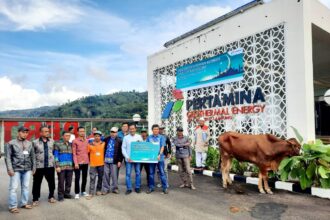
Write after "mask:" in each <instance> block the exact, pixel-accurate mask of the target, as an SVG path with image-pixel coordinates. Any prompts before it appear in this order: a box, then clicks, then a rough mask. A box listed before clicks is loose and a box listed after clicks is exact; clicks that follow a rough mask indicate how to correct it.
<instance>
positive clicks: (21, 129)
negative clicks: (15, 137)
mask: <svg viewBox="0 0 330 220" xmlns="http://www.w3.org/2000/svg"><path fill="white" fill-rule="evenodd" d="M21 131H29V129H28V128H26V127H24V126H21V127H19V128H18V132H21Z"/></svg>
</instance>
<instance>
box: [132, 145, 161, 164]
mask: <svg viewBox="0 0 330 220" xmlns="http://www.w3.org/2000/svg"><path fill="white" fill-rule="evenodd" d="M159 150H160V148H159V144H153V143H151V142H132V143H131V155H130V159H131V160H132V161H133V162H136V163H158V159H157V157H158V154H159Z"/></svg>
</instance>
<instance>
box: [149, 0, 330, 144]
mask: <svg viewBox="0 0 330 220" xmlns="http://www.w3.org/2000/svg"><path fill="white" fill-rule="evenodd" d="M316 1H317V0H304V1H301V2H297V1H295V0H273V1H271V2H270V3H266V4H263V5H260V6H257V7H254V8H252V9H250V10H248V11H246V12H244V13H242V14H238V15H236V16H234V17H232V18H230V19H227V20H225V21H223V22H220V23H218V24H217V25H214V26H213V27H209V28H208V29H206V30H204V31H201V32H199V33H196V34H194V35H192V36H190V37H188V38H186V39H183V40H181V41H179V42H177V43H176V44H174V45H171V46H170V47H169V48H166V49H164V50H162V51H160V52H158V53H156V54H153V55H151V56H149V57H148V91H149V107H148V111H149V125H151V124H153V123H154V122H156V121H155V117H154V114H155V112H154V104H153V103H154V97H153V96H154V95H153V82H152V78H153V76H152V75H153V70H155V69H157V68H159V67H164V66H166V65H169V64H172V63H175V62H177V61H179V60H183V59H185V58H188V57H191V56H193V55H196V54H198V53H201V52H204V51H207V50H211V49H214V48H216V47H218V46H221V45H225V44H227V43H230V42H232V41H235V40H237V39H241V38H243V37H246V36H249V35H252V34H254V33H257V32H260V31H263V30H266V29H268V28H271V27H273V26H276V25H278V24H280V23H283V22H285V28H286V30H285V43H286V48H285V52H286V79H287V84H286V88H287V126H288V136H293V133H292V131H291V129H289V126H294V127H296V128H298V129H299V131H300V132H301V134H302V135H303V136H304V137H306V139H307V140H312V139H314V137H315V125H314V95H313V74H312V73H313V72H312V71H313V69H312V41H311V20H313V21H314V22H316V23H318V24H320V25H322V26H327V27H326V28H328V29H330V27H329V24H330V23H329V22H327V21H328V20H327V19H328V18H329V14H330V13H329V12H328V11H327V10H325V7H322V6H321V5H320V4H319V3H318V2H316ZM320 10H322V14H324V15H323V16H324V17H326V19H325V18H323V19H320V14H319V12H320ZM317 14H319V15H317ZM212 29H213V30H212ZM200 35H201V37H199V38H197V36H200ZM169 40H170V39H169ZM157 123H159V122H157Z"/></svg>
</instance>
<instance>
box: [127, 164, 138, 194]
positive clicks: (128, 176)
mask: <svg viewBox="0 0 330 220" xmlns="http://www.w3.org/2000/svg"><path fill="white" fill-rule="evenodd" d="M133 167H134V170H135V189H140V186H141V171H140V164H139V163H129V162H126V188H127V190H132V182H131V173H132V168H133Z"/></svg>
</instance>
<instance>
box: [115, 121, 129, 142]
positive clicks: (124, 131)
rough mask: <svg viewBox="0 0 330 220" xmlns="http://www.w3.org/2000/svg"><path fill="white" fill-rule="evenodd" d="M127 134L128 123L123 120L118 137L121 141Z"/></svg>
mask: <svg viewBox="0 0 330 220" xmlns="http://www.w3.org/2000/svg"><path fill="white" fill-rule="evenodd" d="M126 135H128V123H127V122H123V123H122V124H121V131H119V132H118V135H117V137H118V138H120V140H121V141H123V140H124V137H125V136H126Z"/></svg>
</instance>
